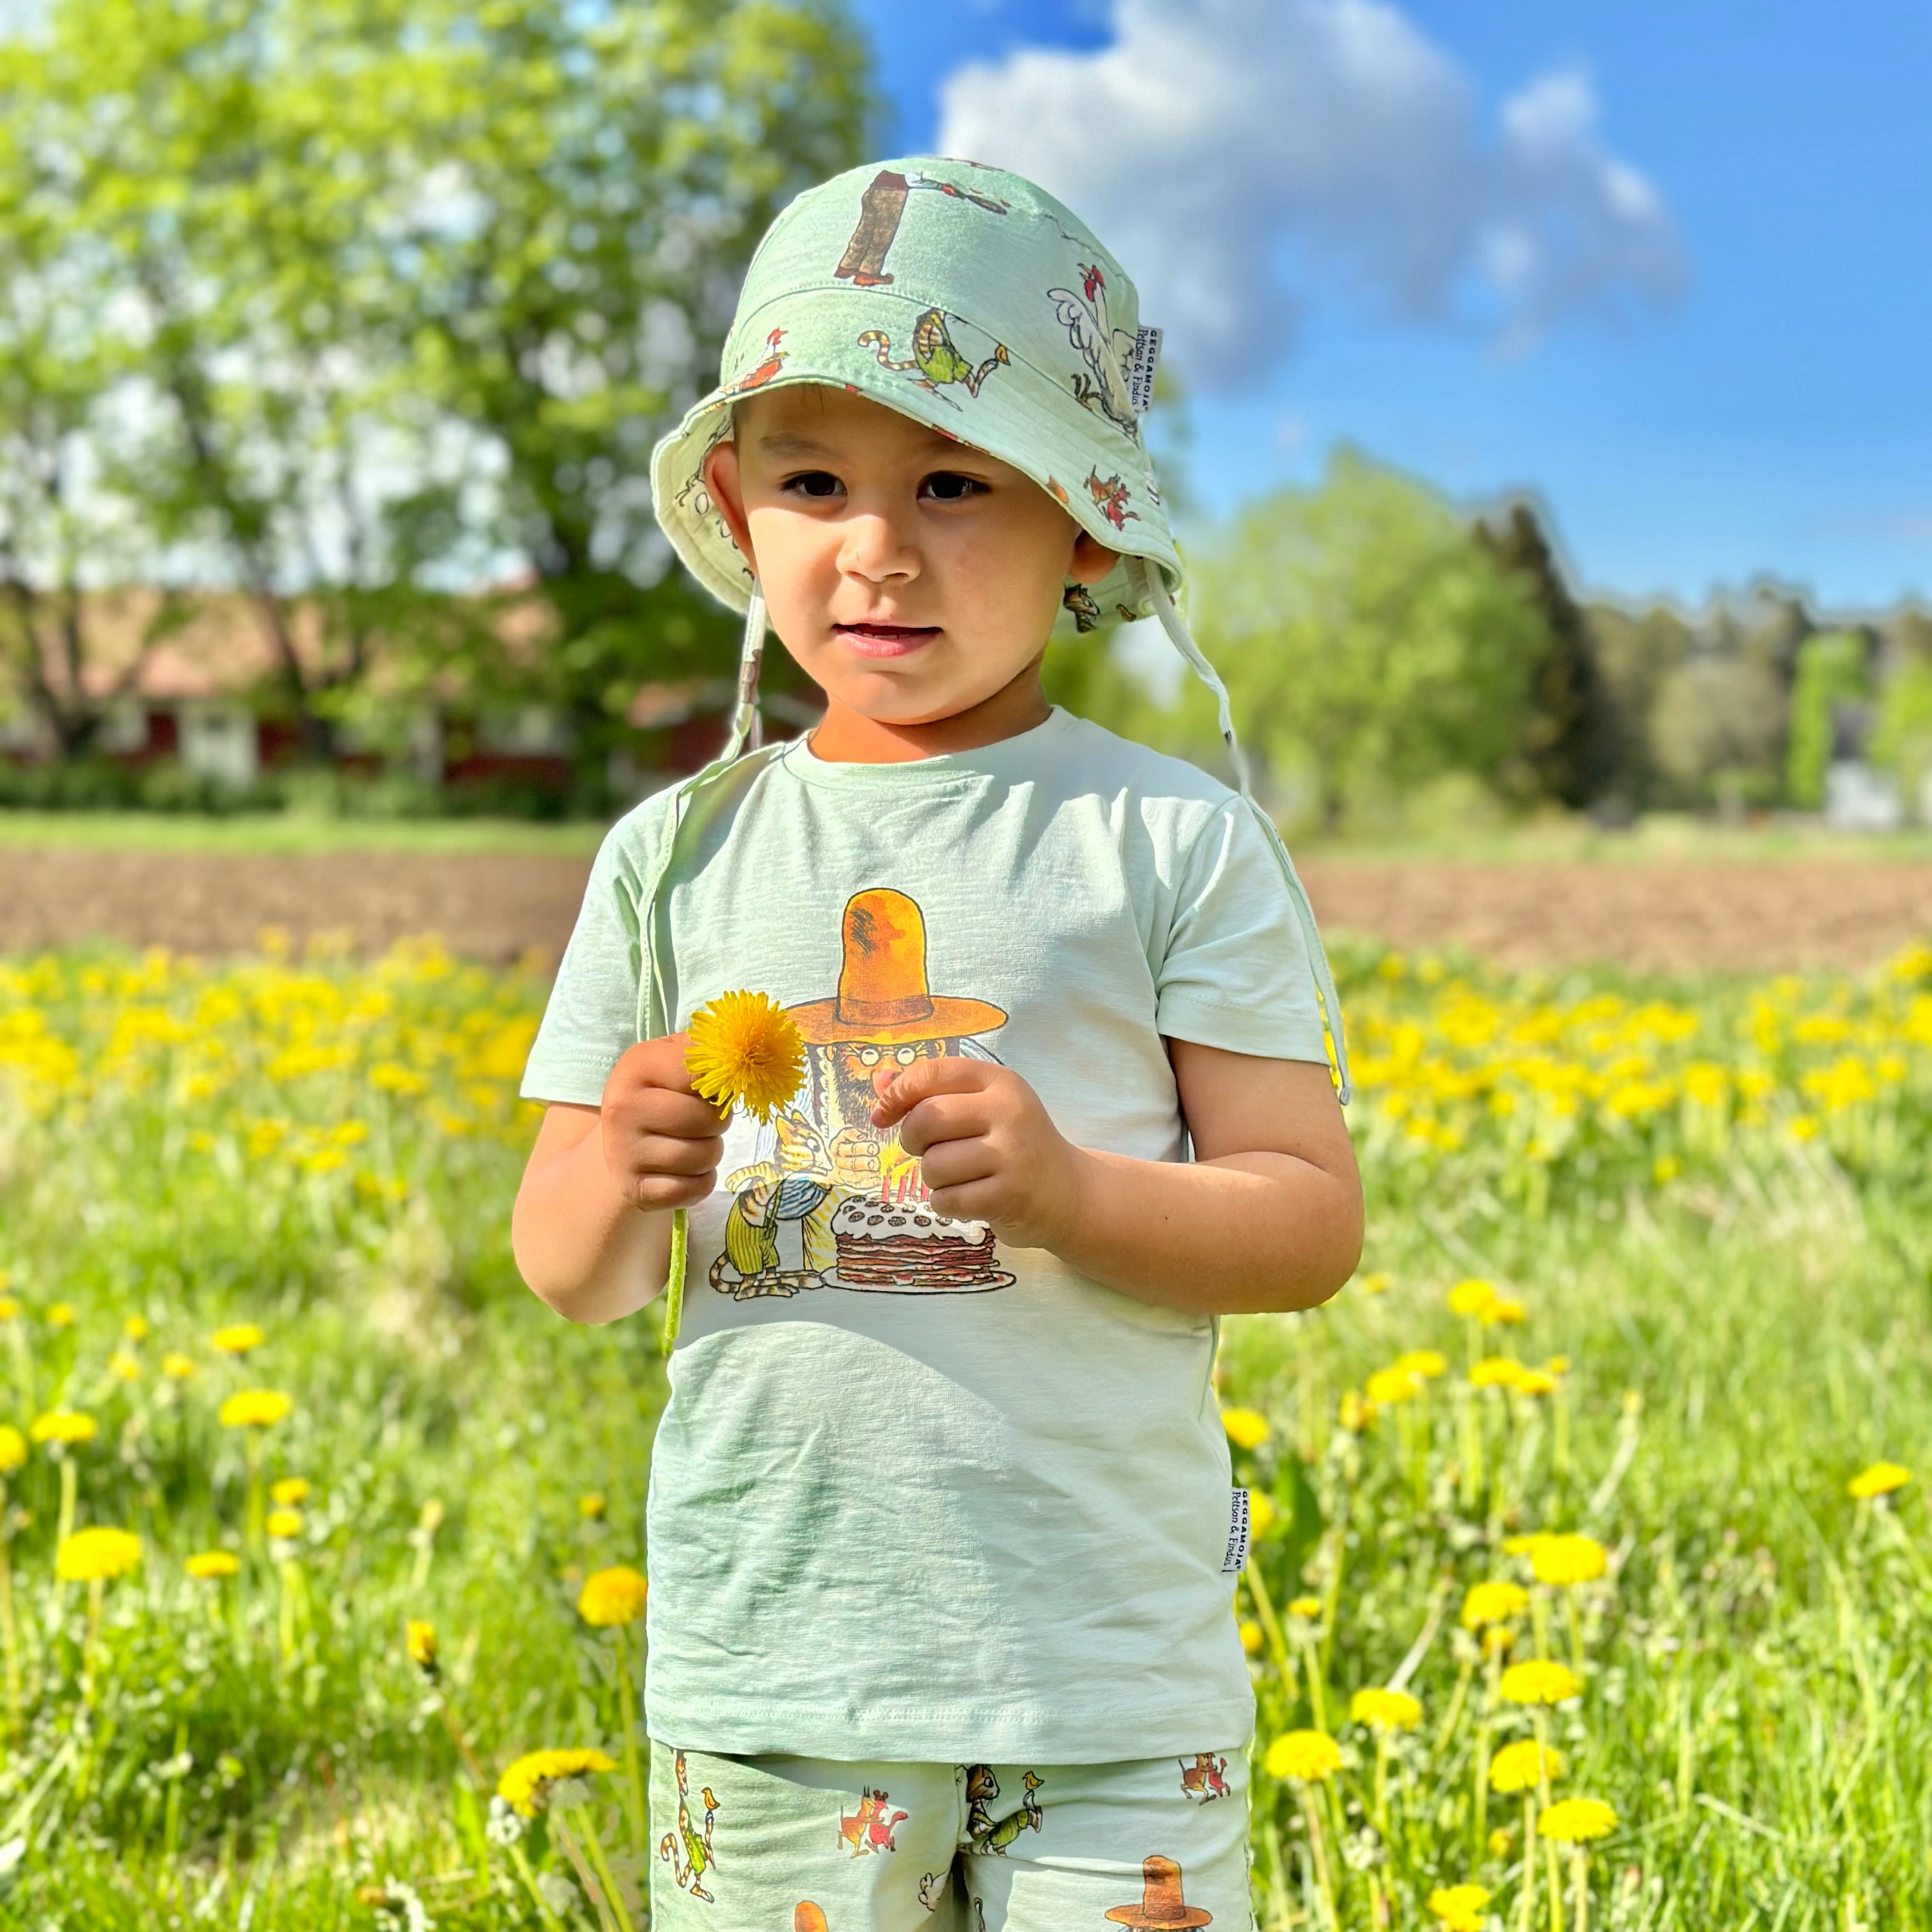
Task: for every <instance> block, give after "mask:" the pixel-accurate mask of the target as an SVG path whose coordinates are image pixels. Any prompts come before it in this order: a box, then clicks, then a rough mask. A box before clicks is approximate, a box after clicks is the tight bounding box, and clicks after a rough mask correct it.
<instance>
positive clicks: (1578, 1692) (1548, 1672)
mask: <svg viewBox="0 0 1932 1932" xmlns="http://www.w3.org/2000/svg"><path fill="white" fill-rule="evenodd" d="M1499 1688H1500V1689H1501V1691H1502V1694H1503V1695H1504V1697H1506V1698H1507V1699H1508V1700H1509V1701H1510V1703H1512V1704H1567V1703H1568V1702H1569V1701H1570V1700H1571V1698H1572V1697H1581V1696H1582V1695H1583V1680H1582V1679H1580V1678H1579V1677H1578V1676H1577V1673H1575V1672H1574V1670H1571V1669H1570V1668H1569V1667H1568V1665H1567V1664H1552V1663H1550V1662H1549V1661H1547V1659H1545V1658H1540V1657H1532V1658H1525V1659H1524V1660H1523V1662H1522V1663H1520V1664H1511V1666H1510V1667H1509V1668H1508V1670H1505V1672H1504V1673H1503V1681H1502V1684H1501V1685H1500V1686H1499Z"/></svg>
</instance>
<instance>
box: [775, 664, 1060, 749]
mask: <svg viewBox="0 0 1932 1932" xmlns="http://www.w3.org/2000/svg"><path fill="white" fill-rule="evenodd" d="M1052 712H1053V707H1052V706H1051V705H1050V704H1049V703H1047V701H1046V694H1045V693H1044V692H1043V691H1042V690H1041V689H1040V666H1039V664H1038V663H1037V661H1036V662H1034V663H1033V664H1029V665H1028V667H1027V668H1026V669H1025V670H1024V671H1023V672H1022V673H1021V674H1020V675H1019V676H1018V677H1016V678H1015V679H1013V682H1011V683H1010V684H1008V685H1004V686H1003V687H1002V688H1001V689H999V690H998V691H995V692H994V693H993V694H992V697H988V698H984V699H983V700H981V701H980V703H977V704H974V705H969V706H968V707H967V708H966V709H965V710H964V711H956V712H953V713H952V715H950V716H949V717H945V718H932V719H930V720H929V721H927V722H926V723H925V724H887V723H886V722H884V721H882V720H881V719H879V718H868V717H867V716H866V715H865V713H864V712H862V711H854V710H853V709H852V708H851V706H850V705H847V704H841V703H840V702H839V701H838V699H837V698H836V697H830V696H828V697H826V703H825V715H824V717H823V718H821V719H820V721H819V722H818V723H817V724H815V725H814V727H812V730H811V734H810V737H809V739H808V742H809V743H810V745H811V748H812V751H813V753H814V755H815V756H817V757H821V758H823V759H826V760H829V762H831V763H835V764H852V765H902V764H907V763H910V762H911V761H912V760H914V759H916V758H932V757H938V755H939V754H941V752H944V751H977V750H978V749H979V748H980V747H981V746H982V745H997V744H998V743H999V742H1000V741H1001V739H1003V738H1014V737H1017V736H1019V733H1021V732H1022V731H1031V730H1033V728H1034V727H1035V726H1036V725H1038V724H1045V723H1046V721H1047V719H1048V718H1049V717H1050V716H1052Z"/></svg>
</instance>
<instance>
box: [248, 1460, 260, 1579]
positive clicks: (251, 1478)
mask: <svg viewBox="0 0 1932 1932" xmlns="http://www.w3.org/2000/svg"><path fill="white" fill-rule="evenodd" d="M262 1537H263V1508H262V1432H261V1431H260V1430H259V1429H251V1430H249V1431H248V1554H249V1555H250V1556H254V1557H259V1556H260V1555H261V1553H262Z"/></svg>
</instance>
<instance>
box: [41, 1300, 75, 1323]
mask: <svg viewBox="0 0 1932 1932" xmlns="http://www.w3.org/2000/svg"><path fill="white" fill-rule="evenodd" d="M47 1326H48V1327H49V1328H72V1327H73V1326H74V1304H73V1303H72V1302H71V1301H56V1302H55V1303H54V1304H53V1305H52V1307H50V1308H49V1309H48V1310H47Z"/></svg>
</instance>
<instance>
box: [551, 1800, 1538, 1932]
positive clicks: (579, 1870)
mask: <svg viewBox="0 0 1932 1932" xmlns="http://www.w3.org/2000/svg"><path fill="white" fill-rule="evenodd" d="M550 1832H551V1834H552V1835H553V1837H554V1838H556V1841H557V1843H559V1845H561V1846H562V1847H563V1855H564V1856H565V1858H568V1859H569V1861H570V1868H571V1870H572V1871H574V1872H575V1873H576V1874H577V1883H578V1884H579V1885H581V1886H583V1895H584V1897H586V1898H587V1899H588V1900H589V1901H590V1906H591V1909H592V1911H593V1912H595V1913H596V1915H597V1924H598V1928H599V1932H617V1927H616V1923H615V1921H613V1919H612V1918H611V1916H610V1911H609V1909H608V1907H607V1903H606V1902H605V1900H604V1888H603V1886H602V1885H600V1884H598V1882H597V1880H596V1879H595V1878H594V1877H592V1876H591V1871H590V1864H589V1860H588V1859H587V1858H585V1857H584V1855H583V1846H581V1845H580V1844H579V1843H577V1835H576V1833H575V1832H573V1831H571V1829H570V1826H568V1823H566V1822H565V1819H564V1816H563V1814H562V1812H561V1811H556V1810H554V1809H553V1810H552V1811H551V1812H550ZM1558 1932H1562V1927H1558Z"/></svg>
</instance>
